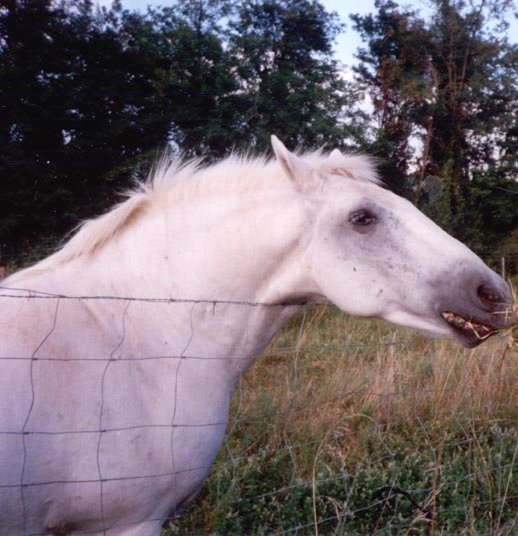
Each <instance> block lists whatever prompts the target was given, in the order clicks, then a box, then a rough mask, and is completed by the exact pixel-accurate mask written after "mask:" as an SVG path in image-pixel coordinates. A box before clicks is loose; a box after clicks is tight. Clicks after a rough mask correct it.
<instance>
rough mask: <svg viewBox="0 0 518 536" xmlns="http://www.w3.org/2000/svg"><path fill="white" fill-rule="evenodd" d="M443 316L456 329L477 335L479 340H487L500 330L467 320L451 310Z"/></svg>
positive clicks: (468, 334) (467, 334)
mask: <svg viewBox="0 0 518 536" xmlns="http://www.w3.org/2000/svg"><path fill="white" fill-rule="evenodd" d="M441 316H442V317H443V318H444V320H446V322H448V324H450V326H452V327H453V328H454V329H455V330H457V331H459V332H460V333H462V334H463V335H465V336H467V337H469V338H473V337H475V338H476V339H478V340H479V341H485V340H486V339H487V338H489V337H491V335H494V334H495V333H497V332H498V331H499V330H498V329H495V328H491V327H489V326H486V325H485V324H480V323H478V322H474V321H473V320H466V319H465V318H463V317H462V316H460V315H457V314H455V313H452V312H451V311H445V312H443V313H441Z"/></svg>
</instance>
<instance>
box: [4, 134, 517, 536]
mask: <svg viewBox="0 0 518 536" xmlns="http://www.w3.org/2000/svg"><path fill="white" fill-rule="evenodd" d="M272 141H273V149H274V152H275V155H276V159H274V160H266V159H264V158H247V157H240V156H236V155H234V156H231V157H229V158H227V159H225V160H223V161H221V162H220V163H217V164H215V165H212V166H207V167H203V166H201V165H200V164H199V163H196V162H190V163H189V162H187V163H173V164H171V165H166V164H163V165H161V166H158V168H157V169H156V171H155V172H154V174H153V176H152V177H151V178H150V180H149V181H148V182H146V183H144V184H141V185H140V186H139V187H138V188H137V189H136V190H135V191H133V192H132V193H131V194H130V195H129V198H128V199H127V200H126V201H125V202H123V203H122V204H120V205H119V206H117V207H116V208H114V209H113V210H112V211H111V212H109V213H107V214H106V215H104V216H101V217H100V218H97V219H95V220H92V221H89V222H87V223H85V224H84V225H83V226H82V228H81V229H80V230H79V231H78V232H77V233H76V234H75V236H74V237H73V238H72V239H71V240H70V241H69V242H68V243H67V244H66V245H65V246H64V247H63V248H62V249H60V250H59V251H57V252H56V253H55V254H54V255H52V256H50V257H48V258H47V259H45V260H43V261H41V262H40V263H38V264H36V265H35V266H33V267H31V268H29V269H26V270H23V271H21V272H18V273H17V274H14V275H13V276H11V277H9V278H7V279H6V280H5V281H3V282H2V287H1V291H0V330H1V334H0V341H1V343H0V367H1V371H0V408H1V411H0V533H1V534H2V535H5V536H11V535H13V536H14V535H19V534H23V535H27V534H59V535H61V534H81V533H87V534H107V535H110V536H114V535H135V536H136V535H139V536H148V535H149V536H150V535H156V534H158V533H159V532H160V528H161V526H162V524H163V522H164V520H166V519H169V518H170V517H172V516H176V515H178V514H179V513H180V512H181V510H182V508H183V507H184V505H185V504H187V503H188V502H189V501H190V500H191V499H192V498H193V497H194V496H195V495H196V493H197V492H198V490H199V489H200V487H201V485H202V483H203V480H204V479H205V477H206V475H207V472H208V471H209V469H210V466H211V464H212V463H213V461H214V458H215V456H216V453H217V451H218V448H219V446H220V444H221V442H222V439H223V435H224V432H225V427H226V423H227V419H228V410H229V404H230V400H231V397H232V393H233V390H234V387H235V385H236V383H237V382H238V380H239V378H240V377H241V375H242V374H243V373H244V372H245V371H246V370H247V368H248V367H249V366H250V364H251V363H252V362H253V360H254V359H255V358H256V357H257V356H259V355H260V353H261V351H262V350H263V349H264V347H265V346H266V345H267V344H268V342H269V341H270V339H271V338H272V336H273V335H274V334H275V333H276V332H277V331H278V330H279V329H280V327H281V326H282V325H283V323H284V322H286V320H288V319H289V318H291V317H292V316H293V315H294V314H295V313H297V312H298V311H299V310H300V309H301V308H302V307H303V306H304V304H306V303H308V302H320V301H330V302H332V303H334V304H336V305H337V306H338V307H339V308H340V309H342V310H343V311H345V312H347V313H349V314H352V315H358V316H376V317H381V318H385V319H387V320H389V321H391V322H394V323H396V324H401V325H405V326H410V327H414V328H417V329H420V330H423V331H425V332H427V333H429V334H431V335H433V336H443V337H453V338H455V339H456V340H458V341H459V342H460V343H461V344H463V345H465V346H467V347H474V346H476V345H478V344H480V343H481V342H482V341H484V340H485V339H487V338H488V337H489V336H491V335H493V334H495V333H496V332H498V331H499V330H501V329H503V328H506V327H508V326H510V325H511V324H512V322H513V315H512V312H511V307H510V301H511V298H510V291H509V288H508V287H507V285H506V284H505V282H504V281H503V280H502V279H501V278H500V277H499V276H498V275H497V274H495V273H494V272H493V271H491V270H490V269H489V268H488V267H487V266H486V265H485V264H484V263H483V262H482V261H481V260H480V259H479V258H478V257H477V256H476V255H475V254H473V253H472V252H471V251H470V250H469V249H468V248H466V247H465V246H463V245H462V244H461V243H459V242H458V241H457V240H455V239H453V238H452V237H451V236H449V235H447V234H446V233H445V232H444V231H442V230H441V229H440V228H439V227H437V226H436V225H435V224H434V223H432V222H431V221H430V220H429V219H428V218H426V217H425V216H424V215H423V214H422V213H421V212H419V211H418V210H417V209H416V208H415V207H414V206H413V205H412V204H410V203H409V202H408V201H406V200H404V199H402V198H400V197H398V196H396V195H394V194H393V193H391V192H389V191H387V190H385V189H383V188H382V187H381V185H380V183H379V181H378V179H377V177H376V173H375V171H374V167H373V165H372V163H371V161H370V160H369V159H368V158H365V157H363V156H345V155H343V154H341V153H340V152H339V151H336V150H335V151H333V152H331V153H328V154H327V153H324V152H320V151H317V152H315V153H308V154H304V155H300V156H298V155H295V154H292V153H290V152H289V151H288V150H287V149H286V148H285V147H284V145H282V143H281V142H280V141H279V140H277V139H276V138H273V140H272Z"/></svg>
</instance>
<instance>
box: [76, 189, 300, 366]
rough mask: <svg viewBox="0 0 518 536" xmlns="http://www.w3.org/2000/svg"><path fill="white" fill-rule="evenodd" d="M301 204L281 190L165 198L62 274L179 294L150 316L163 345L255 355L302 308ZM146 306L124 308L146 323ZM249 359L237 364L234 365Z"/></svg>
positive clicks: (99, 284) (142, 294) (107, 286)
mask: <svg viewBox="0 0 518 536" xmlns="http://www.w3.org/2000/svg"><path fill="white" fill-rule="evenodd" d="M302 211H303V207H302V206H301V203H299V202H297V201H296V200H294V194H293V193H291V191H288V190H286V191H282V190H281V191H266V192H251V193H250V194H245V195H236V196H232V195H224V196H221V197H220V198H214V197H211V198H208V199H206V200H200V201H193V202H190V203H183V204H181V205H178V206H172V207H168V206H164V207H162V208H161V209H160V210H156V211H149V213H148V214H145V215H142V216H141V220H140V221H138V222H135V224H133V225H132V226H131V227H130V228H128V229H127V230H126V231H125V232H124V233H122V234H121V235H120V236H119V237H116V238H114V239H113V240H112V241H111V242H110V243H108V244H106V245H105V246H103V248H102V249H101V250H100V251H99V252H96V253H95V254H94V255H93V256H92V258H90V259H84V260H83V261H81V260H78V263H79V266H76V267H72V266H71V267H70V275H69V276H68V278H69V279H70V278H71V277H72V272H74V271H75V272H76V273H77V272H80V273H82V274H83V275H82V279H83V280H84V281H85V282H84V283H83V284H85V285H86V287H85V289H84V291H83V290H82V291H81V294H83V295H84V293H85V292H86V293H88V292H93V293H94V294H99V293H105V294H108V295H118V296H133V297H137V298H144V299H148V298H172V300H179V303H180V305H181V304H183V305H182V306H180V305H178V306H175V307H174V308H172V309H170V311H171V315H172V316H171V317H170V318H168V317H166V316H165V315H163V314H161V315H156V316H154V317H153V322H154V323H155V324H157V323H164V326H165V327H164V330H163V332H164V333H165V334H164V335H162V333H161V335H160V337H155V338H156V339H159V338H165V337H170V338H171V339H175V340H170V341H169V342H168V347H169V348H171V347H175V348H176V351H183V350H184V348H186V352H187V353H189V354H191V355H200V356H205V357H209V358H210V357H215V356H219V355H222V356H239V357H247V358H253V357H255V356H257V355H258V354H259V353H260V352H261V351H262V350H263V348H264V347H265V346H266V344H267V343H268V342H269V340H270V339H271V337H272V336H273V335H274V334H275V333H276V332H277V331H278V329H279V328H280V327H281V326H282V324H283V323H284V322H285V321H286V320H288V319H289V318H290V317H291V316H293V314H295V313H296V312H297V311H298V310H299V308H300V301H301V300H303V299H304V296H305V293H307V290H308V288H309V283H308V278H307V276H306V274H305V273H304V271H303V267H304V263H302V262H301V256H302V255H303V251H304V247H305V239H304V238H303V234H304V233H306V234H307V235H308V240H309V234H310V233H309V232H308V229H307V228H306V226H307V224H306V223H305V221H306V217H305V215H304V214H303V212H302ZM81 263H82V264H81ZM85 274H86V275H85ZM76 280H77V278H76ZM75 293H76V294H77V293H78V291H77V290H76V291H75ZM149 310H150V309H149V307H148V306H147V305H146V304H145V303H143V304H138V303H137V304H132V305H131V309H130V311H131V315H136V314H138V311H141V313H140V314H141V317H142V319H144V320H145V321H146V322H147V323H148V325H149V324H150V322H151V320H150V319H149V318H150V317H149V315H150V313H149V312H148V311H149ZM131 315H129V316H131ZM153 329H158V328H157V327H156V326H155V328H153ZM193 333H194V336H193ZM143 336H144V334H143ZM177 341H181V342H177ZM187 343H188V345H189V346H188V348H187V346H186V344H187ZM175 345H176V346H175ZM249 364H250V361H249V360H246V359H245V360H243V361H242V362H239V365H238V364H236V363H234V365H233V371H234V372H235V373H236V374H237V373H240V372H242V371H243V369H246V368H247V367H248V366H249ZM234 376H235V374H234Z"/></svg>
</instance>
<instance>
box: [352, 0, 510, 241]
mask: <svg viewBox="0 0 518 536" xmlns="http://www.w3.org/2000/svg"><path fill="white" fill-rule="evenodd" d="M429 5H430V7H431V9H432V15H431V17H430V18H429V19H427V20H424V19H422V18H420V17H419V16H418V15H417V14H416V13H414V12H411V11H408V10H404V9H401V8H400V7H399V6H398V4H397V3H396V2H394V1H393V0H377V2H376V6H377V8H378V12H377V14H376V15H375V16H367V17H360V16H355V17H353V20H354V21H355V24H356V28H357V29H358V30H359V31H360V32H361V33H362V36H363V38H364V40H366V41H367V45H368V48H367V49H362V50H361V51H360V55H359V57H360V59H361V61H362V63H361V64H360V67H359V69H358V71H357V72H358V74H359V76H360V78H361V80H362V82H363V83H365V84H367V85H368V87H369V88H370V92H371V95H372V98H373V103H374V110H375V114H376V117H377V118H378V120H379V124H380V128H381V133H380V135H379V136H378V139H379V140H383V141H385V142H386V145H387V148H386V149H385V152H384V153H383V155H384V156H385V155H386V156H388V157H390V158H392V159H394V157H396V158H395V161H396V163H398V162H400V163H401V164H400V165H399V172H400V173H401V174H402V175H403V176H405V175H406V181H407V184H408V188H409V189H410V194H409V195H410V196H411V197H412V198H413V199H414V200H415V201H416V202H417V203H419V204H421V205H422V206H423V208H424V209H425V211H427V212H428V213H429V214H430V215H432V216H433V217H434V218H435V219H436V220H437V221H438V222H439V223H440V224H441V225H442V226H443V227H445V228H446V229H447V230H448V231H449V232H451V233H452V234H454V235H455V236H457V237H458V238H460V239H462V240H464V241H468V242H469V243H470V244H471V245H472V246H473V247H474V248H475V249H476V248H477V247H479V248H484V247H485V246H484V244H488V240H487V238H488V237H490V240H489V243H490V242H491V241H492V243H493V244H494V243H495V238H496V237H497V236H498V239H499V240H500V241H501V240H502V239H503V238H504V237H505V232H506V229H507V231H509V230H510V228H512V226H513V225H518V221H516V219H514V220H513V219H512V218H511V220H512V221H509V218H506V220H505V221H506V222H507V223H506V224H503V225H502V226H501V229H500V232H499V233H497V231H496V230H495V229H494V226H489V227H492V229H493V230H492V231H491V232H490V233H489V234H488V233H487V228H488V226H487V222H488V218H487V217H486V216H487V214H485V211H486V210H487V211H490V210H492V209H494V204H493V203H492V202H490V201H489V199H488V195H486V194H489V192H490V191H494V188H495V181H506V180H508V179H509V178H512V177H516V170H517V167H518V166H517V163H518V160H517V156H516V151H514V152H512V151H510V147H511V145H512V144H513V143H514V141H515V140H516V116H517V111H518V110H517V104H518V89H517V86H516V79H517V75H518V62H517V59H518V54H517V49H516V47H512V46H511V45H509V43H508V41H507V39H506V37H505V31H506V25H505V18H504V15H505V14H506V13H507V10H508V9H509V8H510V5H511V3H510V2H507V1H504V2H494V1H491V0H479V2H469V3H467V2H465V1H463V0H430V2H429ZM409 140H413V141H414V146H416V145H417V144H416V143H415V142H416V141H420V142H421V143H420V146H419V150H418V151H417V152H416V154H415V157H414V159H413V160H411V158H410V155H409V152H408V151H407V150H408V148H409ZM391 151H392V154H390V152H391ZM398 156H399V158H398ZM412 168H413V169H412ZM429 179H433V180H434V181H439V182H440V186H441V188H440V189H441V190H442V196H440V199H438V200H437V201H434V200H433V199H431V198H430V197H429V196H428V189H427V188H426V183H427V181H428V180H429ZM484 188H487V191H486V193H484V194H483V195H482V190H483V189H484ZM436 190H437V189H436ZM432 197H433V196H432ZM482 199H485V200H486V201H487V203H486V206H480V201H481V200H482ZM497 204H499V205H501V203H500V202H498V203H497ZM502 206H503V205H502ZM491 207H492V208H491ZM481 212H482V213H484V215H483V216H481V214H480V213H481ZM514 212H515V211H514ZM514 212H513V211H512V210H511V213H514ZM477 213H478V214H477ZM513 221H514V223H513ZM507 225H509V226H511V227H510V228H509V227H508V226H507ZM484 226H486V228H484ZM494 232H495V233H497V235H495V234H493V233H494Z"/></svg>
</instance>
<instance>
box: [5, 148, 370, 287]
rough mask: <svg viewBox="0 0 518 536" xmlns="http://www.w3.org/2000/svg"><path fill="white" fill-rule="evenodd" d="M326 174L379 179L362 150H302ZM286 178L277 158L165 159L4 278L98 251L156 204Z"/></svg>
mask: <svg viewBox="0 0 518 536" xmlns="http://www.w3.org/2000/svg"><path fill="white" fill-rule="evenodd" d="M300 156H301V158H303V159H304V160H306V162H307V163H308V164H310V165H311V166H312V167H313V168H314V169H315V170H317V171H319V172H321V173H332V174H339V175H343V176H345V177H348V178H349V179H353V180H359V181H367V182H373V183H375V184H380V180H379V179H378V175H377V173H376V169H375V165H374V162H373V160H372V159H371V158H369V157H367V156H363V155H343V154H342V153H341V152H340V151H338V150H334V151H332V152H331V153H325V152H324V151H323V150H322V149H319V150H317V151H313V152H308V153H304V154H301V155H300ZM283 180H284V181H286V180H287V178H286V177H285V176H284V174H283V172H282V170H281V168H280V166H279V165H278V164H277V162H276V160H274V159H267V158H266V157H264V156H262V157H261V156H260V157H252V156H249V155H240V154H236V153H233V154H231V155H230V156H228V157H227V158H225V159H223V160H221V161H219V162H217V163H215V164H212V165H203V162H202V159H193V160H185V159H182V158H179V159H176V160H174V161H170V160H169V159H168V158H162V159H161V160H159V161H158V163H157V164H156V165H155V166H154V168H153V169H152V170H151V172H150V174H149V176H148V178H147V179H146V180H145V181H141V182H137V183H136V186H135V187H134V188H132V189H131V190H129V191H128V192H126V194H125V197H126V199H125V200H124V201H122V202H121V203H119V204H118V205H116V206H115V207H114V208H112V209H111V210H110V211H109V212H107V213H106V214H103V215H101V216H99V217H97V218H94V219H91V220H86V221H84V222H83V223H81V224H80V225H79V226H78V227H77V228H76V229H75V232H74V231H73V233H74V234H73V236H72V238H70V239H69V240H68V241H67V242H66V243H65V244H64V245H63V246H62V247H61V248H60V249H58V250H57V251H56V252H55V253H53V254H52V255H50V256H49V257H47V258H45V259H43V260H42V261H40V262H38V263H37V264H35V265H34V266H32V267H29V268H26V269H24V270H21V271H19V272H17V273H15V274H13V276H11V277H9V278H8V279H7V280H5V281H4V283H7V282H9V283H12V282H13V280H14V279H16V280H18V278H21V277H25V276H27V275H33V274H36V273H39V272H44V271H48V270H50V269H52V268H55V267H57V266H59V265H61V264H64V263H66V262H69V261H71V260H73V259H76V258H78V257H81V256H86V255H90V254H92V253H94V252H95V251H96V250H98V249H99V248H101V247H102V246H103V245H104V244H106V243H107V242H108V241H109V240H110V239H112V238H113V237H114V236H115V235H116V234H117V233H120V232H121V231H122V230H123V229H125V228H127V227H129V226H130V225H132V224H134V223H135V222H136V221H137V220H138V219H139V218H140V216H141V215H142V214H144V213H145V212H146V211H148V210H149V209H151V208H152V207H153V206H156V205H159V204H164V203H167V204H168V205H171V204H178V203H181V202H184V201H186V200H189V199H193V198H197V197H200V196H207V195H212V194H214V193H219V192H221V191H225V192H246V191H251V190H254V189H258V188H260V187H262V186H264V185H265V184H269V185H272V186H273V185H275V184H279V182H282V181H283Z"/></svg>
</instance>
